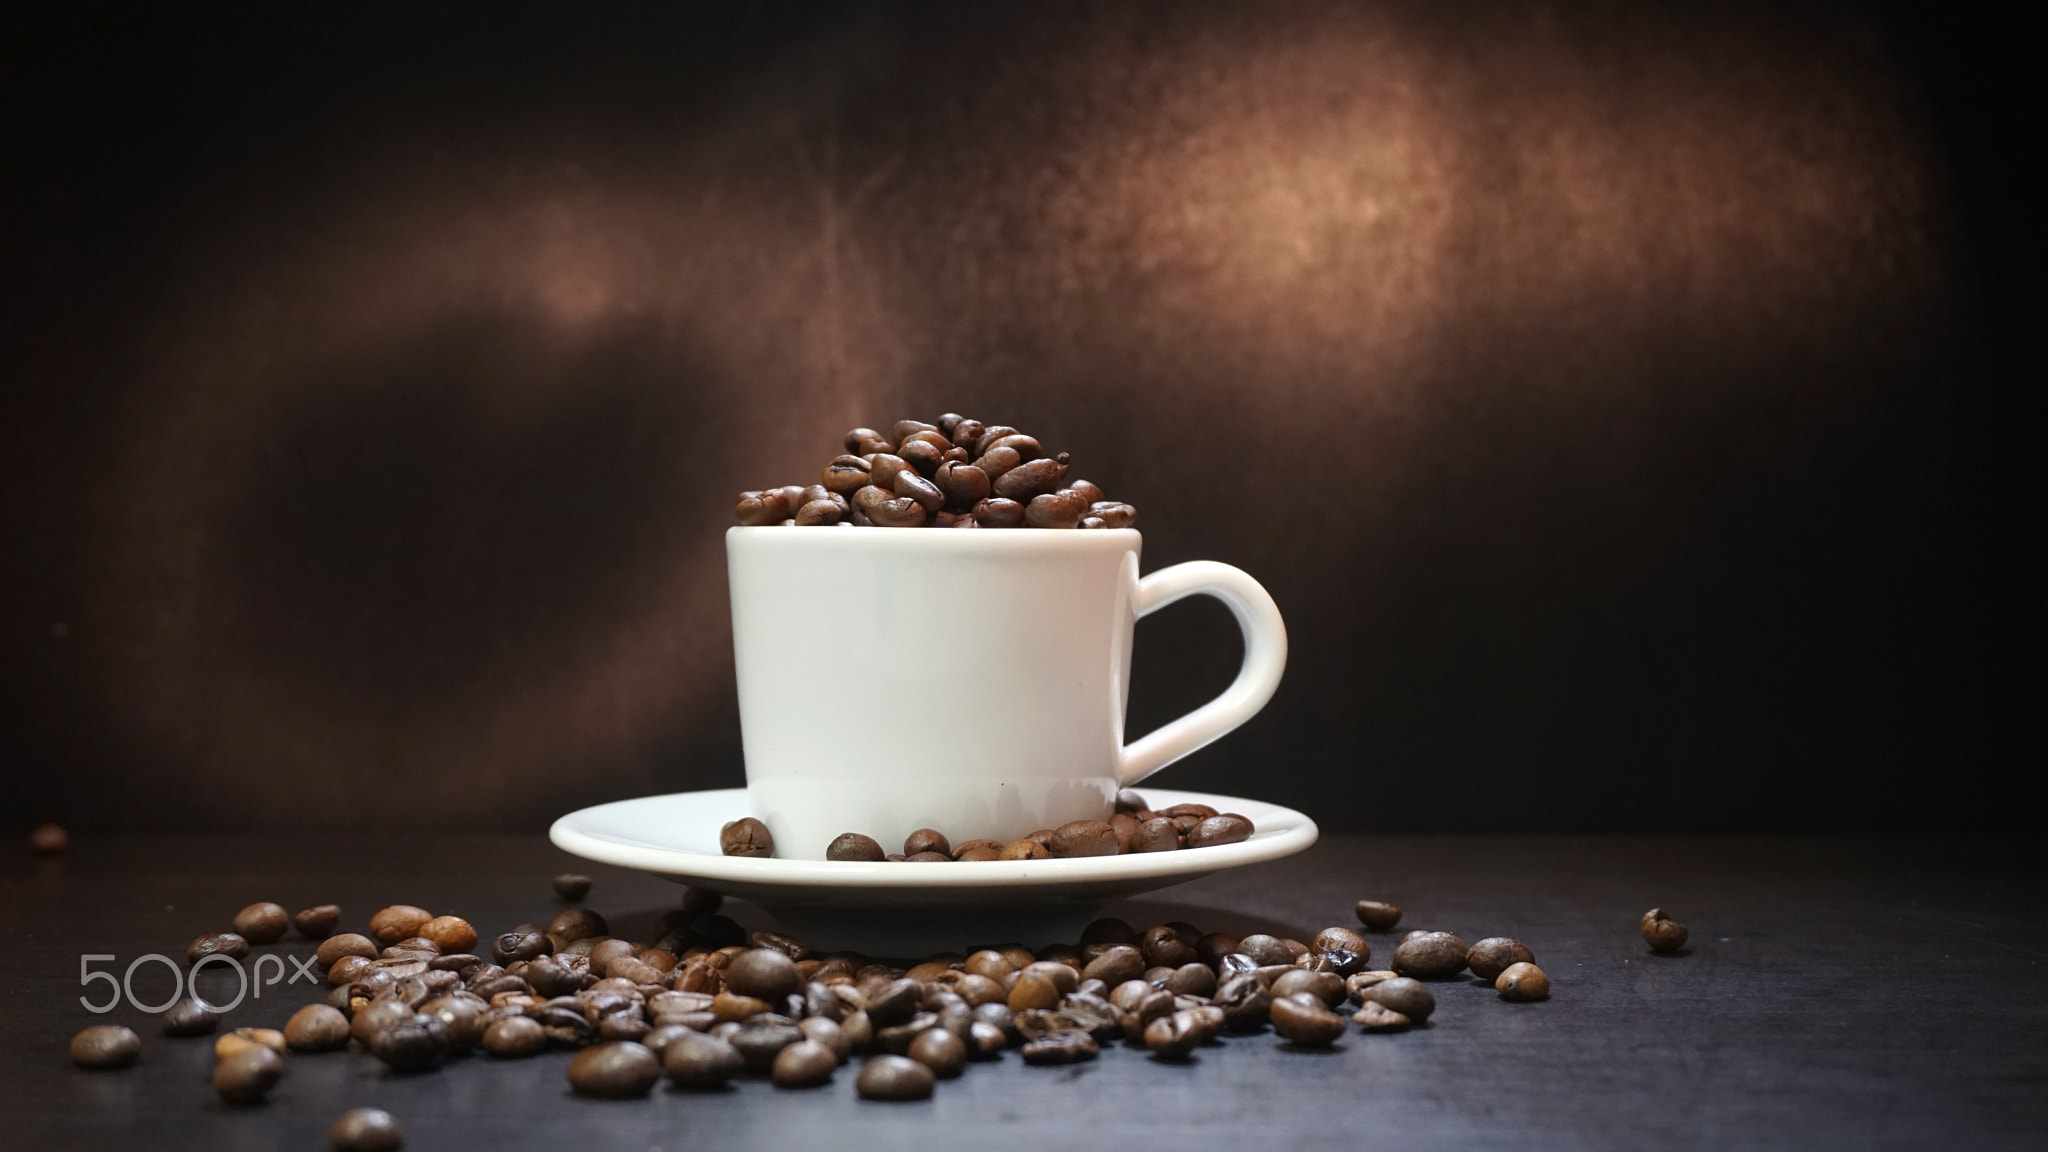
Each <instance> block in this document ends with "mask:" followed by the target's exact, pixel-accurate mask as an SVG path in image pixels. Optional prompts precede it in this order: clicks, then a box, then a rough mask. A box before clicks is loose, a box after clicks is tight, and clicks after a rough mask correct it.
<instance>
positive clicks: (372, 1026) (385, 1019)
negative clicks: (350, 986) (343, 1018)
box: [348, 997, 413, 1048]
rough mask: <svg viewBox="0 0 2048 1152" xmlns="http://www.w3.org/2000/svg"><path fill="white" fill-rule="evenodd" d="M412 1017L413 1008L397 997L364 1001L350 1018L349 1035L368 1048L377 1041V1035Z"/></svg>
mask: <svg viewBox="0 0 2048 1152" xmlns="http://www.w3.org/2000/svg"><path fill="white" fill-rule="evenodd" d="M412 1017H413V1010H412V1007H411V1006H410V1005H408V1004H406V1003H405V1001H403V1000H399V999H397V998H395V997H386V998H384V999H381V1000H369V1001H363V1002H361V1003H359V1004H358V1005H357V1007H356V1009H355V1011H354V1013H353V1014H352V1015H351V1016H350V1017H349V1022H348V1027H349V1035H351V1036H353V1037H355V1040H356V1043H358V1044H361V1045H363V1046H364V1047H366V1048H367V1047H369V1044H370V1041H372V1040H374V1039H376V1037H377V1033H379V1032H381V1031H383V1030H384V1029H386V1028H389V1027H390V1026H391V1025H393V1024H396V1023H399V1022H400V1021H403V1020H410V1019H412Z"/></svg>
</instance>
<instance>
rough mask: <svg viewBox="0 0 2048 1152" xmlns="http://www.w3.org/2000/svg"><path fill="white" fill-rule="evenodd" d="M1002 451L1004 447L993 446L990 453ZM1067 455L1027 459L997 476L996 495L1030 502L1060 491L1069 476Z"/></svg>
mask: <svg viewBox="0 0 2048 1152" xmlns="http://www.w3.org/2000/svg"><path fill="white" fill-rule="evenodd" d="M1002 451H1004V448H992V449H991V450H990V454H991V455H993V454H995V453H999V452H1002ZM1020 455H1021V454H1020ZM1066 455H1067V454H1066V453H1064V452H1062V453H1060V454H1059V455H1058V456H1055V457H1051V458H1046V457H1040V458H1039V459H1036V460H1027V461H1025V462H1024V463H1022V464H1019V465H1017V466H1016V467H1015V468H1011V469H1009V470H1007V471H1005V472H1004V473H1003V474H1002V475H1000V476H997V477H996V478H995V481H996V483H995V490H996V495H998V496H1001V497H1004V498H1005V499H1009V500H1018V501H1025V502H1028V501H1030V500H1031V499H1032V498H1033V497H1037V496H1043V495H1045V494H1046V493H1048V492H1055V491H1058V489H1059V486H1060V484H1061V483H1062V482H1063V481H1065V480H1066V478H1067V461H1066Z"/></svg>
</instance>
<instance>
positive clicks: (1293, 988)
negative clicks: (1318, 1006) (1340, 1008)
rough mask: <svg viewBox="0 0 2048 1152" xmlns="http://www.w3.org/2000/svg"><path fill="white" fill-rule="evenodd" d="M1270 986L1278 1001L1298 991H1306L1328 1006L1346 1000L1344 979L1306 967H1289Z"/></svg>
mask: <svg viewBox="0 0 2048 1152" xmlns="http://www.w3.org/2000/svg"><path fill="white" fill-rule="evenodd" d="M1269 988H1270V990H1271V991H1272V993H1273V999H1274V1000H1276V1001H1277V1000H1281V999H1284V998H1286V997H1288V996H1292V995H1294V994H1295V993H1297V992H1305V993H1307V994H1309V995H1310V996H1313V997H1315V998H1316V1000H1317V1001H1319V1002H1320V1003H1322V1005H1323V1006H1324V1007H1327V1008H1335V1007H1336V1006H1337V1005H1339V1004H1342V1003H1343V1002H1344V994H1345V993H1344V981H1343V979H1342V978H1341V977H1338V976H1335V975H1333V974H1331V973H1329V972H1311V971H1309V970H1308V969H1306V968H1293V969H1289V970H1288V971H1286V972H1282V973H1281V974H1280V975H1279V976H1278V977H1276V978H1275V979H1274V980H1273V983H1272V984H1271V985H1269Z"/></svg>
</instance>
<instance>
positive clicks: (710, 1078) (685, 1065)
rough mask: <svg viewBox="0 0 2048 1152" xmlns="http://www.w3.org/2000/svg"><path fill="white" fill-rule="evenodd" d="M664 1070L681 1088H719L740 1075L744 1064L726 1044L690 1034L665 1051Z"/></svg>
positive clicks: (700, 1034) (700, 1035)
mask: <svg viewBox="0 0 2048 1152" xmlns="http://www.w3.org/2000/svg"><path fill="white" fill-rule="evenodd" d="M661 1066H662V1069H663V1070H664V1071H666V1072H667V1073H668V1078H669V1080H670V1081H671V1082H673V1083H674V1084H675V1086H676V1087H678V1088H719V1087H723V1086H724V1084H725V1082H726V1081H728V1080H730V1079H732V1078H733V1077H734V1076H737V1075H739V1073H740V1070H741V1069H742V1068H743V1067H745V1061H743V1060H742V1059H741V1058H740V1054H739V1050H738V1049H736V1048H734V1047H733V1046H732V1045H730V1044H728V1043H726V1042H725V1041H723V1040H720V1039H717V1038H715V1037H712V1036H707V1035H704V1034H703V1033H700V1032H691V1033H689V1034H688V1035H683V1036H677V1037H676V1038H675V1039H674V1040H671V1041H670V1042H669V1045H668V1047H666V1048H664V1049H662V1053H661Z"/></svg>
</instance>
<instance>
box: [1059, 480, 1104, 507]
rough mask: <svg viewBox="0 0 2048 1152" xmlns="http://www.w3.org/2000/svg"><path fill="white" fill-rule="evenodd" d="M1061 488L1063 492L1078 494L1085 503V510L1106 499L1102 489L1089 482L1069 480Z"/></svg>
mask: <svg viewBox="0 0 2048 1152" xmlns="http://www.w3.org/2000/svg"><path fill="white" fill-rule="evenodd" d="M1060 487H1061V490H1062V491H1066V492H1074V493H1078V494H1079V495H1080V497H1081V500H1082V501H1083V503H1082V507H1084V508H1087V507H1092V506H1093V505H1095V504H1097V503H1099V502H1100V501H1102V500H1103V498H1104V497H1103V495H1102V489H1101V488H1098V487H1096V486H1095V485H1094V484H1093V483H1090V482H1089V481H1087V480H1078V479H1076V480H1068V481H1067V482H1066V483H1065V484H1063V485H1061V486H1060Z"/></svg>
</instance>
